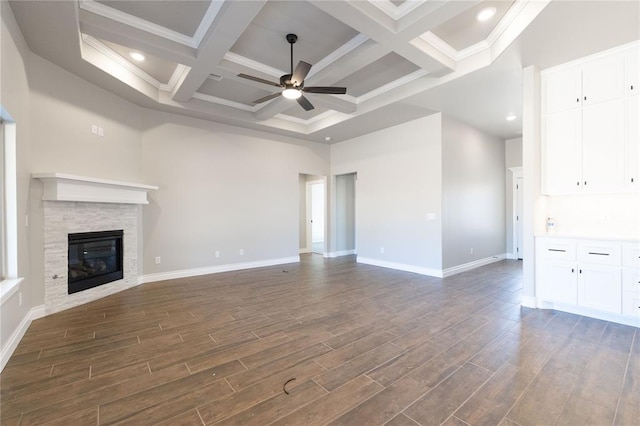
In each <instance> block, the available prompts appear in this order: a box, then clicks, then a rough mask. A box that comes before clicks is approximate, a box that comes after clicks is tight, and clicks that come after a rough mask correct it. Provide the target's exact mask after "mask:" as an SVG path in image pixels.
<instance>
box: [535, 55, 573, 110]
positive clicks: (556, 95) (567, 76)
mask: <svg viewBox="0 0 640 426" xmlns="http://www.w3.org/2000/svg"><path fill="white" fill-rule="evenodd" d="M542 84H543V91H544V92H545V94H546V100H547V101H546V106H547V111H546V112H547V114H550V113H555V112H560V111H566V110H568V109H571V108H577V107H579V106H581V105H582V80H581V69H580V67H573V68H568V69H566V70H559V71H558V72H555V73H553V74H550V75H549V76H548V77H547V78H546V79H545V80H544V81H543V83H542Z"/></svg>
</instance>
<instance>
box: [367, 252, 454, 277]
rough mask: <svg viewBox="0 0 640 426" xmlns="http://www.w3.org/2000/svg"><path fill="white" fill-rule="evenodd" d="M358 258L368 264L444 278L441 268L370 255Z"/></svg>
mask: <svg viewBox="0 0 640 426" xmlns="http://www.w3.org/2000/svg"><path fill="white" fill-rule="evenodd" d="M357 260H358V263H364V264H366V265H373V266H380V267H383V268H389V269H397V270H399V271H405V272H413V273H415V274H420V275H428V276H430V277H437V278H442V271H441V270H439V269H430V268H423V267H421V266H415V265H407V264H404V263H396V262H387V261H384V260H378V259H372V258H369V257H360V256H358V258H357Z"/></svg>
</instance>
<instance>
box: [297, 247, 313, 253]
mask: <svg viewBox="0 0 640 426" xmlns="http://www.w3.org/2000/svg"><path fill="white" fill-rule="evenodd" d="M307 253H311V249H308V248H301V249H300V250H298V254H307Z"/></svg>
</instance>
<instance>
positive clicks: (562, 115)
mask: <svg viewBox="0 0 640 426" xmlns="http://www.w3.org/2000/svg"><path fill="white" fill-rule="evenodd" d="M581 129H582V111H581V109H580V108H578V109H571V110H568V111H563V112H558V113H555V114H548V115H547V116H546V120H545V129H544V158H543V167H544V171H543V177H544V179H545V181H544V183H543V191H545V193H547V194H571V193H575V192H576V191H578V190H579V189H580V187H581V182H582V143H581V139H582V130H581Z"/></svg>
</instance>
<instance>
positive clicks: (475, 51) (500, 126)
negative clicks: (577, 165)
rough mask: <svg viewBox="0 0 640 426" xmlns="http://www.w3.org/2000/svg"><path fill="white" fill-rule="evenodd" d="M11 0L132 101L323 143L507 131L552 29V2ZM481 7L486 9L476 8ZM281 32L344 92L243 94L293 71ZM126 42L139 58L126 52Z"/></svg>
mask: <svg viewBox="0 0 640 426" xmlns="http://www.w3.org/2000/svg"><path fill="white" fill-rule="evenodd" d="M551 3H555V2H551ZM571 3H574V6H575V4H578V3H593V4H596V3H598V2H571ZM604 3H609V6H610V5H611V4H612V3H617V2H604ZM634 3H637V2H620V4H622V5H624V6H623V7H622V9H621V10H620V11H617V12H615V13H618V14H620V15H621V17H622V19H623V22H617V23H616V24H615V26H612V28H616V30H615V31H617V32H618V33H620V32H621V33H623V35H622V36H620V37H617V38H622V39H623V40H627V41H630V40H633V39H634V32H635V34H636V35H637V32H638V30H637V23H638V19H637V18H635V21H633V19H634V18H630V17H629V14H630V13H631V14H632V13H633V12H634V11H635V12H636V16H637V4H634ZM11 6H12V9H13V12H14V14H15V16H16V19H17V21H18V23H19V25H20V28H21V30H22V32H23V34H24V35H25V39H26V41H27V43H28V44H29V47H30V49H31V50H32V51H33V52H34V53H36V54H38V55H40V56H43V57H44V58H46V59H48V60H50V61H52V62H54V63H56V64H57V65H59V66H61V67H63V68H65V69H67V70H68V71H71V72H73V73H75V74H77V75H79V76H81V77H82V78H85V79H87V80H89V81H91V82H93V83H95V84H97V85H99V86H101V87H103V88H105V89H107V90H110V91H112V92H114V93H116V94H118V95H120V96H123V97H125V98H127V99H129V100H131V101H133V102H135V103H137V104H139V105H142V106H144V107H147V108H153V109H158V110H165V111H171V112H175V113H179V114H184V115H190V116H194V117H199V118H205V119H209V120H214V121H219V122H225V123H230V124H234V125H239V126H244V127H247V128H253V129H260V130H265V131H269V132H274V133H278V134H284V135H289V136H295V137H298V138H303V139H308V140H315V141H319V142H325V141H326V138H327V137H329V138H331V139H330V141H329V142H330V143H332V142H336V141H340V140H343V139H346V138H349V137H353V136H357V135H359V134H364V133H367V132H371V131H374V130H378V129H379V128H381V127H386V126H390V125H393V124H399V123H402V122H404V121H408V120H411V119H414V118H417V117H420V116H424V115H428V114H431V113H433V112H434V111H444V112H445V113H447V114H450V115H452V116H454V117H456V118H458V119H461V120H463V121H467V122H469V123H470V124H472V125H475V126H476V127H479V128H481V129H482V130H485V131H487V132H489V133H492V134H494V135H496V136H499V137H503V138H509V137H514V136H516V135H517V134H518V131H519V130H520V123H521V121H520V118H518V119H517V120H515V122H509V123H507V122H505V121H504V117H505V116H506V115H508V114H510V113H515V114H516V115H519V111H520V110H521V99H522V95H521V87H520V81H521V79H520V70H521V68H522V66H523V65H526V64H523V61H522V58H523V57H525V56H526V55H527V54H528V55H529V56H532V55H533V56H535V55H536V54H537V55H538V57H536V61H541V62H544V61H545V60H547V62H549V61H548V58H549V57H550V56H549V55H550V54H542V55H540V54H538V53H537V52H535V51H536V47H532V46H534V43H533V42H532V41H531V40H532V39H535V38H536V37H540V34H544V33H545V31H546V32H554V31H559V30H562V29H558V28H551V27H547V26H548V24H547V23H546V22H545V19H546V21H548V22H551V21H552V20H553V16H554V15H553V14H552V13H551V12H545V13H543V12H544V11H545V9H546V10H550V9H551V10H552V9H553V8H554V7H555V6H554V5H553V4H551V5H550V0H513V1H511V0H503V1H480V0H468V1H467V0H407V1H399V0H395V1H389V0H356V1H342V0H341V1H331V0H309V1H305V0H298V1H277V0H242V1H240V0H225V1H219V0H214V1H210V0H198V1H177V0H174V1H171V0H162V1H148V0H139V1H134V0H131V1H111V0H99V1H98V0H79V1H76V0H73V1H72V0H68V1H60V2H56V1H24V0H22V1H21V0H16V1H12V2H11ZM487 7H490V8H494V9H495V12H496V13H495V15H494V16H493V17H492V18H490V19H488V20H486V21H479V20H478V19H476V16H477V15H478V13H479V12H480V11H481V10H483V9H485V8H487ZM585 7H587V8H589V7H590V8H591V9H593V10H592V11H590V12H588V16H583V17H581V18H580V17H577V18H576V22H575V23H573V22H567V23H566V28H564V30H569V29H574V27H575V26H576V25H579V24H580V20H582V23H583V24H586V23H588V19H595V18H596V16H597V15H600V16H598V18H603V17H602V12H598V10H601V9H602V6H600V8H601V9H598V8H597V7H595V6H593V5H591V6H588V5H586V6H585ZM609 8H610V7H609ZM591 9H590V10H591ZM576 10H578V9H576ZM602 10H604V9H602ZM545 14H546V16H547V18H543V17H544V16H545ZM592 15H593V16H592ZM578 18H580V19H578ZM536 21H538V22H536ZM585 21H587V22H585ZM605 22H606V21H605ZM634 23H635V24H636V26H635V28H634V27H633V24H634ZM609 25H613V24H609ZM536 26H537V29H535V28H536ZM530 27H531V28H534V30H532V29H531V28H530ZM601 27H602V25H600V28H601ZM528 28H529V29H528ZM601 29H602V28H601ZM527 32H529V35H528V36H527ZM585 32H586V29H585ZM288 33H294V34H297V35H298V41H297V43H296V44H295V45H294V58H293V62H294V66H295V64H296V63H297V62H298V61H305V62H308V63H310V64H312V68H311V70H310V72H309V74H308V75H307V77H306V79H305V81H304V84H305V86H307V87H308V86H343V87H346V88H347V93H346V94H345V95H328V94H314V93H305V95H304V96H306V97H307V98H308V99H309V101H311V102H312V103H313V105H314V106H315V108H314V109H312V110H310V111H305V110H304V109H302V108H301V107H300V106H299V105H298V104H297V103H296V101H295V100H290V99H286V98H284V97H282V96H277V97H276V98H274V99H273V100H270V101H268V102H264V103H259V104H255V103H253V101H254V100H256V99H258V98H262V97H264V96H267V95H269V94H271V93H274V92H278V91H280V90H281V89H280V88H278V87H275V86H270V85H267V84H264V83H261V82H258V81H253V80H248V79H244V78H240V77H239V76H238V74H240V73H244V74H249V75H252V76H256V77H259V78H262V79H265V80H268V81H272V82H279V79H280V77H281V76H282V75H284V74H289V73H290V72H291V70H290V46H289V44H288V42H287V40H286V39H285V35H286V34H288ZM635 38H640V37H635ZM521 39H522V40H521ZM628 39H629V40H628ZM523 41H524V43H523ZM523 44H524V45H526V46H529V47H528V51H527V52H523V51H522V47H521V46H522V45H523ZM601 44H605V45H606V44H607V43H601ZM548 47H549V48H552V46H548ZM606 47H608V46H605V47H604V48H606ZM583 50H585V49H583ZM586 50H588V49H586ZM132 52H137V53H141V54H143V55H144V57H145V59H144V60H143V61H136V60H134V59H132V57H131V56H130V54H131V53H132ZM571 54H572V53H571V52H565V53H561V54H556V57H555V58H554V61H556V62H557V61H561V60H563V59H564V58H567V57H569V56H571ZM462 87H464V88H465V92H466V93H465V95H461V93H460V91H461V89H460V88H462ZM488 87H490V88H491V92H490V93H487V91H486V90H484V89H486V88H488ZM459 98H462V99H459ZM483 98H484V99H483ZM452 99H456V102H451V100H452Z"/></svg>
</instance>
